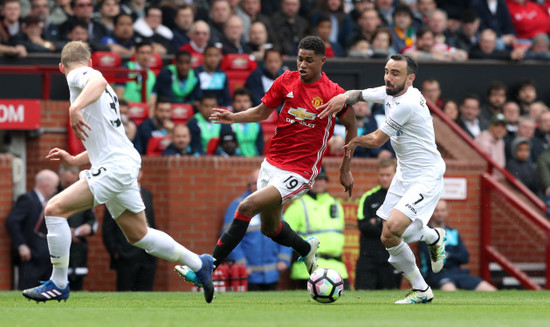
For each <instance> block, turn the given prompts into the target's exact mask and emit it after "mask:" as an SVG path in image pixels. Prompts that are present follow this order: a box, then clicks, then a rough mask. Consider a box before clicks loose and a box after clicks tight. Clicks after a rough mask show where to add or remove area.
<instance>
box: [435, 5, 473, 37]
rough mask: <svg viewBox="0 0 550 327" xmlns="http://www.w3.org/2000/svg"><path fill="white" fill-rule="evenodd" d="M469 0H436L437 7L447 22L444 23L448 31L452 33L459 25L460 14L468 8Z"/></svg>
mask: <svg viewBox="0 0 550 327" xmlns="http://www.w3.org/2000/svg"><path fill="white" fill-rule="evenodd" d="M470 3H471V0H438V1H437V8H439V9H438V10H440V11H441V12H444V13H445V16H446V20H447V22H446V23H445V25H446V27H445V28H448V29H449V31H450V32H451V34H452V33H454V32H455V31H456V29H457V28H458V26H459V18H460V14H461V13H462V12H463V11H464V10H466V9H468V8H470Z"/></svg>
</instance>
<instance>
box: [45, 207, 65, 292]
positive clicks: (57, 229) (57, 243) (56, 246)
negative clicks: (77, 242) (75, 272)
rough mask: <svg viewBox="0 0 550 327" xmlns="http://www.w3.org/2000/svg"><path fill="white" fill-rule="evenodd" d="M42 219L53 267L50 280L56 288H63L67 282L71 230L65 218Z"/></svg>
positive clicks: (49, 217) (47, 217)
mask: <svg viewBox="0 0 550 327" xmlns="http://www.w3.org/2000/svg"><path fill="white" fill-rule="evenodd" d="M44 219H45V221H46V227H48V235H47V239H48V247H49V249H50V260H51V262H52V265H53V270H52V277H51V278H50V279H51V280H52V281H53V282H54V283H55V285H57V287H59V288H65V287H67V283H68V282H69V280H68V277H67V269H68V267H69V253H70V250H71V229H70V228H69V224H68V223H67V219H65V218H61V217H52V216H46V217H45V218H44Z"/></svg>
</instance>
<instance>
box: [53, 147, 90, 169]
mask: <svg viewBox="0 0 550 327" xmlns="http://www.w3.org/2000/svg"><path fill="white" fill-rule="evenodd" d="M46 159H49V160H51V161H61V163H62V164H64V165H66V166H77V167H78V166H82V165H86V164H89V163H90V158H89V157H88V151H84V152H82V153H79V154H77V155H76V156H71V155H70V154H69V153H68V152H67V151H65V150H62V149H59V148H53V149H51V150H50V152H49V153H48V155H47V156H46Z"/></svg>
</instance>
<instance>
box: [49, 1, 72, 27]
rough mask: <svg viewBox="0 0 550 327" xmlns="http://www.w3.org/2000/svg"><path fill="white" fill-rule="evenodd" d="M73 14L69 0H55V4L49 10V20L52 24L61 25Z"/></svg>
mask: <svg viewBox="0 0 550 327" xmlns="http://www.w3.org/2000/svg"><path fill="white" fill-rule="evenodd" d="M73 14H74V13H73V8H72V6H71V0H55V4H54V5H53V7H52V8H51V11H50V16H49V20H50V22H51V23H52V24H54V25H61V24H63V23H64V22H65V21H66V20H67V19H68V18H69V17H71V16H72V15H73Z"/></svg>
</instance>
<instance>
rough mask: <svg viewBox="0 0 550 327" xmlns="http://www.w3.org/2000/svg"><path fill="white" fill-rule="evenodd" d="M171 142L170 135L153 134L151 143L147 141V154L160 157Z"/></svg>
mask: <svg viewBox="0 0 550 327" xmlns="http://www.w3.org/2000/svg"><path fill="white" fill-rule="evenodd" d="M171 142H172V141H171V139H170V136H162V137H154V136H153V137H151V138H150V139H149V143H147V151H146V152H145V154H146V155H147V156H150V157H160V156H162V153H163V152H164V150H166V148H167V147H168V146H169V145H170V143H171Z"/></svg>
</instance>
